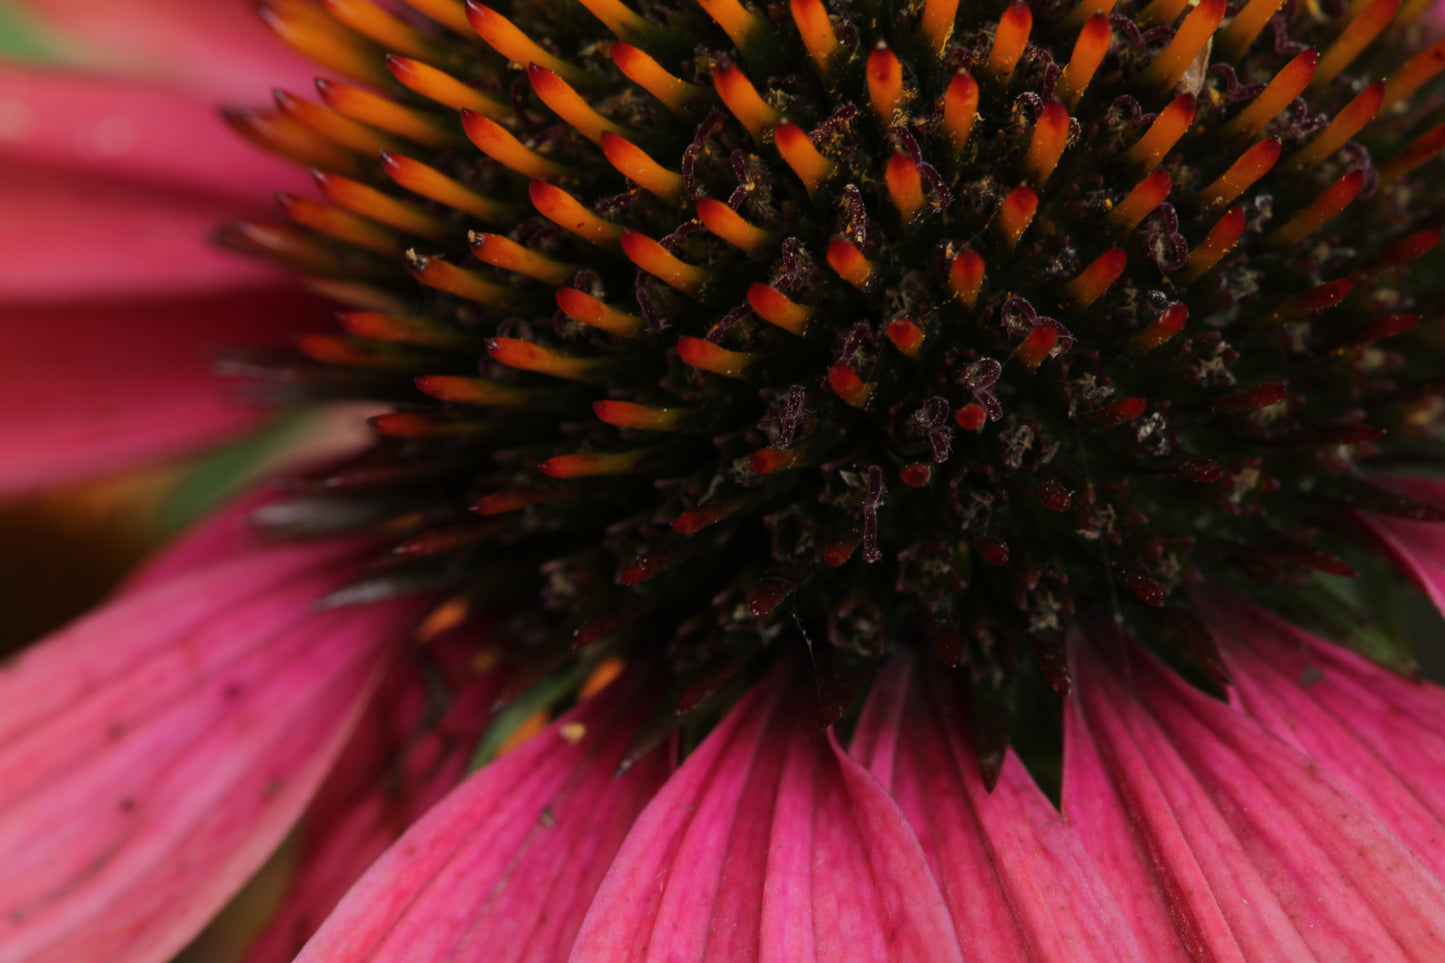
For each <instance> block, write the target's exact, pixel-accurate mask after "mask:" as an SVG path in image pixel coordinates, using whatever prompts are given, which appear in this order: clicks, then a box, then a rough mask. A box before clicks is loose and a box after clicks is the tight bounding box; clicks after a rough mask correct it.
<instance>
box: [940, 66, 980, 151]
mask: <svg viewBox="0 0 1445 963" xmlns="http://www.w3.org/2000/svg"><path fill="white" fill-rule="evenodd" d="M977 119H978V81H976V80H974V79H973V78H972V77H970V76H969V75H968V74H967V73H965V72H964V71H959V72H958V73H956V74H954V75H953V80H951V81H949V84H948V90H947V91H946V92H945V93H944V95H943V131H944V134H945V135H946V136H947V137H948V145H949V146H950V147H952V148H953V150H954V153H958V152H959V151H961V150H963V148H964V146H965V145H966V144H967V143H968V135H969V134H971V133H973V124H974V121H976V120H977Z"/></svg>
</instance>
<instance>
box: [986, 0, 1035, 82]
mask: <svg viewBox="0 0 1445 963" xmlns="http://www.w3.org/2000/svg"><path fill="white" fill-rule="evenodd" d="M1033 26H1034V14H1033V11H1032V10H1030V9H1029V5H1028V4H1026V3H1014V4H1011V5H1010V6H1009V7H1008V8H1007V9H1006V10H1004V12H1003V15H1002V16H1000V17H999V18H998V27H997V29H996V30H995V31H994V37H993V46H992V47H990V48H989V52H988V60H987V62H986V63H985V65H984V69H985V70H987V71H988V73H989V75H990V76H992V77H993V79H994V80H996V81H998V82H999V83H1000V84H1005V85H1007V84H1008V82H1009V80H1010V79H1011V78H1012V77H1013V72H1014V68H1015V67H1017V66H1018V62H1019V58H1020V57H1021V56H1023V52H1024V46H1025V45H1026V44H1027V43H1028V42H1029V31H1031V30H1032V29H1033Z"/></svg>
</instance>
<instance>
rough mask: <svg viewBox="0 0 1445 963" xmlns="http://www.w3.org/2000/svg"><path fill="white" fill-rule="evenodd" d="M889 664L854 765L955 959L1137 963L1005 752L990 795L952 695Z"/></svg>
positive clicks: (1086, 867)
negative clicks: (924, 865) (933, 895)
mask: <svg viewBox="0 0 1445 963" xmlns="http://www.w3.org/2000/svg"><path fill="white" fill-rule="evenodd" d="M934 683H935V684H925V683H924V680H923V679H922V678H921V677H920V674H919V671H918V668H917V666H916V664H915V662H914V660H912V659H905V658H899V659H896V660H895V661H894V663H893V664H891V665H890V666H888V667H887V668H886V669H885V670H884V672H883V674H882V675H881V676H880V678H879V680H878V681H877V682H876V683H875V684H874V687H873V692H872V694H871V695H870V696H869V699H868V704H867V706H866V707H865V708H864V710H863V716H862V718H860V719H859V720H858V729H857V732H856V733H855V734H854V737H853V746H852V751H853V754H854V755H855V756H856V757H857V758H859V759H860V760H861V761H863V762H864V763H865V764H866V765H867V766H868V767H869V769H870V770H872V772H873V774H874V775H876V776H877V777H878V778H879V779H880V780H881V781H882V783H883V785H884V787H885V788H887V789H888V790H889V791H890V792H891V793H892V794H893V798H894V799H895V800H897V802H898V805H899V806H900V807H901V808H902V810H903V813H904V815H905V816H907V817H908V822H909V824H910V825H911V826H912V827H913V830H914V832H915V833H916V834H917V835H918V839H919V842H920V843H921V844H922V846H923V852H924V854H925V855H926V856H927V857H928V864H929V867H930V868H931V869H932V870H933V873H934V876H936V877H937V878H938V881H939V885H940V888H941V889H942V890H943V898H944V900H945V901H946V902H947V903H948V909H949V913H950V914H951V915H952V916H953V924H954V928H955V929H956V930H957V932H958V934H959V940H960V942H961V943H962V944H963V947H964V949H965V951H966V952H967V953H968V954H969V956H971V957H976V958H978V959H984V960H1077V961H1087V960H1099V961H1117V960H1131V959H1141V958H1142V956H1141V954H1140V952H1139V948H1138V946H1137V945H1136V944H1135V942H1134V936H1133V934H1132V932H1131V931H1130V930H1129V928H1128V925H1127V924H1126V922H1125V920H1124V917H1123V915H1122V913H1121V912H1120V910H1119V907H1118V906H1117V905H1116V904H1115V903H1114V898H1113V895H1112V894H1111V893H1110V892H1109V890H1108V888H1107V887H1106V886H1105V885H1104V884H1103V882H1102V881H1101V880H1100V879H1099V877H1098V874H1097V873H1096V872H1095V870H1094V868H1093V865H1092V861H1091V860H1090V858H1089V856H1088V854H1087V853H1085V852H1084V848H1083V846H1082V845H1081V844H1080V843H1079V841H1078V839H1077V838H1075V836H1074V833H1073V830H1072V829H1071V828H1070V827H1069V826H1068V825H1067V824H1066V823H1065V822H1064V820H1063V818H1062V817H1061V816H1060V815H1059V813H1058V812H1057V810H1055V809H1054V807H1053V805H1052V804H1051V803H1050V802H1049V801H1048V799H1047V798H1045V796H1044V794H1043V793H1042V792H1040V791H1039V788H1038V786H1036V785H1035V784H1034V782H1033V780H1032V779H1031V778H1030V777H1029V774H1028V772H1027V771H1026V770H1025V769H1024V767H1023V765H1022V764H1021V763H1020V762H1019V760H1018V758H1017V757H1016V756H1015V755H1014V754H1013V753H1012V752H1010V753H1009V755H1008V757H1007V759H1006V760H1005V761H1004V766H1003V771H1002V774H1001V775H1000V776H999V781H998V784H997V785H996V786H995V787H994V790H993V792H992V793H991V794H990V793H989V792H988V790H986V789H985V788H984V785H983V779H982V778H981V777H980V775H979V768H978V758H977V756H976V754H975V752H974V746H973V736H972V733H971V732H970V731H969V726H968V724H967V723H966V721H965V713H966V708H965V707H964V706H963V705H961V704H960V699H959V694H958V693H957V692H956V691H954V690H953V689H952V688H950V687H946V683H943V682H941V681H939V680H938V679H937V677H934Z"/></svg>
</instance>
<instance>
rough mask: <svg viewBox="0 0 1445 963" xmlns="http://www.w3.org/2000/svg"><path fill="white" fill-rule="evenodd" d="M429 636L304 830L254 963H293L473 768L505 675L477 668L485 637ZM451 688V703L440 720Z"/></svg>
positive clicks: (381, 695) (379, 699)
mask: <svg viewBox="0 0 1445 963" xmlns="http://www.w3.org/2000/svg"><path fill="white" fill-rule="evenodd" d="M476 636H477V633H476V632H474V631H468V632H466V633H465V634H461V635H457V636H454V637H452V638H449V639H437V640H433V641H431V642H429V643H428V644H427V645H426V646H425V648H419V649H416V650H414V654H412V655H411V656H410V657H403V658H402V659H400V660H398V662H397V664H396V665H395V666H393V667H392V671H391V672H390V673H389V675H388V677H387V678H386V680H385V681H384V682H383V683H382V686H381V689H380V690H379V691H378V693H377V695H376V698H375V699H373V700H372V705H371V708H370V709H369V710H368V711H367V713H366V715H365V716H364V717H363V718H362V721H361V724H360V725H359V726H358V727H357V730H356V732H354V733H353V734H352V737H351V741H350V742H349V743H348V744H347V746H346V749H345V750H344V751H343V752H342V754H341V757H340V758H339V759H338V760H337V763H336V765H335V767H334V768H333V769H332V771H331V774H330V775H329V776H328V777H327V778H326V781H325V782H324V783H323V784H322V786H321V789H320V790H319V791H318V792H317V794H316V798H315V799H314V800H312V803H311V806H310V807H309V808H308V809H307V811H306V815H305V817H304V818H303V819H302V821H301V826H300V828H299V829H298V835H299V837H300V840H301V842H300V846H299V852H298V855H297V865H298V867H299V868H298V870H297V875H296V877H295V878H294V879H293V880H292V882H291V884H290V886H289V888H288V889H287V891H286V893H285V895H284V896H283V897H282V899H281V905H280V907H279V909H277V911H276V913H275V915H273V916H272V918H271V919H270V921H269V922H268V923H267V925H266V929H265V930H264V931H263V932H262V934H261V936H260V937H259V938H258V939H257V941H256V942H255V943H254V944H253V945H252V947H251V949H250V951H249V952H248V953H247V955H246V961H247V963H289V961H290V960H292V959H293V958H295V956H296V954H297V953H299V952H300V951H301V948H302V947H303V946H304V945H305V944H306V941H307V940H309V939H310V938H311V937H312V936H313V935H314V934H315V932H316V930H317V928H318V927H320V925H321V923H322V922H323V921H324V920H325V919H326V917H327V916H328V915H329V914H330V913H331V911H332V910H333V909H334V908H335V907H336V904H337V903H339V902H340V900H341V898H342V897H343V896H344V895H346V892H347V890H349V889H351V887H352V886H353V885H354V884H355V883H356V881H357V880H359V879H361V877H362V875H363V874H364V873H365V872H366V870H367V869H368V868H369V867H370V865H371V864H372V863H373V862H375V861H376V859H377V858H378V857H380V856H381V855H382V853H384V852H385V851H386V850H387V848H388V847H389V846H391V844H392V843H394V842H396V839H397V837H398V836H400V835H401V834H402V832H403V831H404V830H406V829H407V828H408V827H409V826H411V825H412V824H413V823H414V822H416V821H417V820H418V819H419V818H421V817H422V816H423V815H424V814H425V813H426V811H427V810H428V809H430V808H431V807H432V806H433V805H434V804H435V803H436V802H437V801H438V800H440V799H441V798H442V797H443V796H444V795H445V794H446V793H447V792H449V791H450V790H451V789H453V788H454V787H455V786H456V784H457V783H458V782H459V781H460V780H461V779H462V778H463V777H464V776H465V775H466V765H467V761H468V759H469V758H470V755H471V752H472V749H473V747H475V745H476V744H477V741H478V740H479V739H480V738H481V736H482V733H483V731H484V729H485V727H486V725H487V722H488V721H489V720H490V719H491V711H490V710H491V706H492V703H493V701H494V700H495V698H496V696H497V693H498V691H499V688H500V684H501V682H502V681H503V675H502V673H499V672H489V673H487V674H484V675H478V674H477V672H476V670H475V669H474V668H473V664H472V655H473V654H474V653H475V652H476V651H477V648H478V646H479V645H481V644H483V643H484V642H485V639H479V638H477V637H476ZM439 685H440V687H441V689H442V692H444V693H445V699H446V700H447V701H446V705H447V708H446V711H445V713H444V714H443V715H442V716H441V718H439V719H438V718H435V715H436V712H437V703H438V699H439V698H440V696H439V694H438V691H437V689H438V686H439Z"/></svg>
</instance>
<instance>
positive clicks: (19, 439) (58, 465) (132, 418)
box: [0, 289, 330, 494]
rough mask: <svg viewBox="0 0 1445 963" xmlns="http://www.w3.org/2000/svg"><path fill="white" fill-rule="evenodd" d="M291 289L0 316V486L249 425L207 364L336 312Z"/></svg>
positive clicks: (130, 460)
mask: <svg viewBox="0 0 1445 963" xmlns="http://www.w3.org/2000/svg"><path fill="white" fill-rule="evenodd" d="M329 315H330V310H329V308H328V307H327V305H326V304H325V302H322V301H321V300H319V299H317V298H313V297H310V296H308V295H304V294H302V293H300V292H298V291H293V290H288V289H269V290H258V291H250V292H238V293H232V294H229V295H226V296H225V297H220V296H216V297H195V298H186V299H176V300H167V301H161V302H136V303H121V304H117V305H105V306H92V307H82V306H76V307H69V308H39V307H34V308H23V309H22V308H16V309H11V310H8V311H7V313H6V317H5V323H4V324H0V357H4V358H5V359H6V362H7V364H6V372H5V377H4V378H3V379H0V494H4V493H9V492H14V491H18V490H22V489H24V488H27V487H34V486H38V485H42V484H50V483H54V482H57V481H63V480H66V479H69V478H75V477H79V476H82V475H86V474H94V473H100V472H105V471H111V470H117V469H120V468H124V467H127V466H129V465H132V464H136V463H138V462H140V461H142V460H145V459H153V458H159V457H163V456H166V455H172V454H179V453H180V452H182V451H185V450H189V449H195V448H200V447H202V446H206V445H214V444H217V443H219V442H221V441H224V440H225V439H226V438H227V437H228V436H230V435H234V434H236V433H237V432H240V431H242V430H244V429H246V428H247V427H249V426H251V425H254V424H255V423H256V421H257V420H258V419H259V417H260V416H262V415H264V414H265V411H264V410H263V409H259V408H257V407H255V406H246V405H241V404H238V403H237V402H236V401H235V400H234V398H233V397H232V392H231V390H230V389H229V388H228V387H227V386H225V385H224V384H222V383H221V382H220V381H219V380H218V379H216V378H215V376H214V375H213V374H212V372H211V370H210V369H211V366H212V357H211V356H212V353H213V351H214V349H215V348H217V347H219V346H222V345H238V344H258V343H278V342H279V341H280V340H281V339H282V338H283V337H284V336H285V334H287V333H290V332H293V331H298V330H306V329H308V328H314V327H316V326H317V324H318V323H326V322H327V321H328V320H329Z"/></svg>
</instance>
